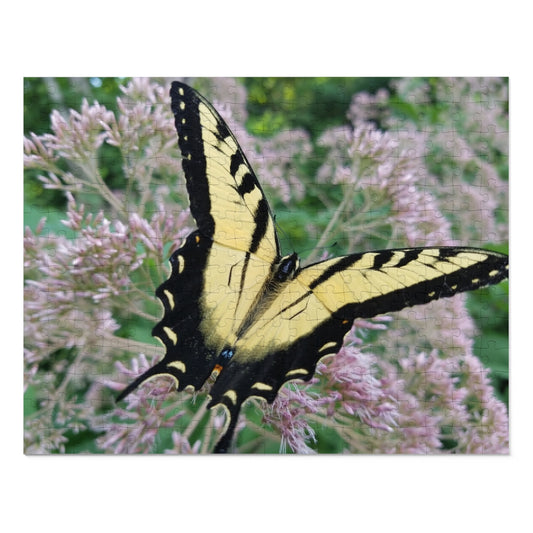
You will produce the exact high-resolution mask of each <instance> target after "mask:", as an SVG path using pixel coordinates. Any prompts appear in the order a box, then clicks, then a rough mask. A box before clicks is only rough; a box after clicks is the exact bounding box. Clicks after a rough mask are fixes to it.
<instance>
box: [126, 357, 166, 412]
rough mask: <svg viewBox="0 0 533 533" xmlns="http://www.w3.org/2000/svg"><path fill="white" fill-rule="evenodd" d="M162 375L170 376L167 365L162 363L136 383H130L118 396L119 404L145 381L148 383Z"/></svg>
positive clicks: (141, 376)
mask: <svg viewBox="0 0 533 533" xmlns="http://www.w3.org/2000/svg"><path fill="white" fill-rule="evenodd" d="M161 375H166V376H168V375H169V371H168V367H167V365H166V364H163V362H162V361H161V362H160V363H158V364H156V365H155V366H153V367H152V368H149V369H148V370H147V371H146V372H144V374H141V375H140V376H139V377H138V378H137V379H136V380H135V381H133V382H132V383H130V384H129V385H128V386H127V387H126V388H125V389H124V390H123V391H122V392H121V393H120V394H119V395H118V396H117V399H116V401H117V403H118V402H120V401H122V400H123V399H124V398H126V396H128V394H130V393H132V392H133V391H134V390H135V389H136V388H137V387H138V386H139V385H141V383H144V382H145V381H148V380H150V379H152V378H155V377H156V376H161Z"/></svg>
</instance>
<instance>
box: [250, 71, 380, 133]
mask: <svg viewBox="0 0 533 533" xmlns="http://www.w3.org/2000/svg"><path fill="white" fill-rule="evenodd" d="M389 81H390V78H243V79H242V82H243V83H244V85H245V86H246V89H247V90H248V111H249V113H250V117H249V120H248V124H247V126H248V129H249V131H250V132H251V133H253V134H254V135H258V136H270V135H272V134H273V133H275V132H278V131H281V130H283V129H294V128H303V129H305V130H306V131H307V132H308V133H309V134H310V135H311V137H312V138H313V139H316V138H317V137H318V136H319V135H320V134H321V133H322V132H323V131H324V130H325V129H326V128H328V127H330V126H334V125H339V124H347V123H348V121H347V118H346V111H347V110H348V107H349V105H350V102H351V98H352V96H353V95H354V94H355V93H357V92H361V91H367V92H371V93H373V92H375V91H376V90H378V89H379V88H383V87H387V88H388V83H389Z"/></svg>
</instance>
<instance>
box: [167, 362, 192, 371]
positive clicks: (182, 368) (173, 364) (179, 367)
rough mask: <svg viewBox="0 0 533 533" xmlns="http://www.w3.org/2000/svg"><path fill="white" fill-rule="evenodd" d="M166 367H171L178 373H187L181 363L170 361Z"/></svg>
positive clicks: (183, 364)
mask: <svg viewBox="0 0 533 533" xmlns="http://www.w3.org/2000/svg"><path fill="white" fill-rule="evenodd" d="M167 366H173V367H174V368H176V369H177V370H179V371H180V372H183V373H184V374H185V372H186V371H187V367H186V366H185V363H184V362H183V361H172V362H171V363H168V365H167Z"/></svg>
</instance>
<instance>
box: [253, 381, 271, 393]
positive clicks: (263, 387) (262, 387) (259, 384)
mask: <svg viewBox="0 0 533 533" xmlns="http://www.w3.org/2000/svg"><path fill="white" fill-rule="evenodd" d="M250 388H252V389H256V390H265V391H269V390H272V386H271V385H267V384H266V383H262V382H261V381H258V382H256V383H254V384H253V385H252V386H251V387H250Z"/></svg>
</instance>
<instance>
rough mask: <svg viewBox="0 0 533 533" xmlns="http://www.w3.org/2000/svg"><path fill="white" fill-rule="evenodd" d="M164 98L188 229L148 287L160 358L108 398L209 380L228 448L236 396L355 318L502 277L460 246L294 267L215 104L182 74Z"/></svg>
mask: <svg viewBox="0 0 533 533" xmlns="http://www.w3.org/2000/svg"><path fill="white" fill-rule="evenodd" d="M170 96H171V105H172V111H173V113H174V117H175V126H176V129H177V133H178V143H179V148H180V150H181V154H182V166H183V170H184V173H185V178H186V185H187V191H188V195H189V201H190V210H191V213H192V215H193V217H194V219H195V221H196V224H197V229H196V230H195V231H193V232H192V233H191V234H190V235H189V236H188V237H187V238H186V239H185V241H184V243H183V244H182V246H181V247H180V248H179V249H178V250H176V251H175V252H174V253H173V254H172V256H171V257H170V264H171V274H170V277H169V279H168V280H166V281H165V282H163V283H162V285H161V286H160V287H158V289H157V290H156V295H157V297H158V298H159V299H160V300H161V302H162V304H163V307H164V314H163V318H162V319H161V321H160V322H159V323H158V324H157V325H156V326H155V327H154V328H153V331H152V335H153V336H155V337H157V338H158V339H159V340H160V341H161V342H162V344H163V345H164V346H165V348H166V353H165V356H164V357H163V359H162V360H161V361H159V362H158V363H156V364H155V365H154V366H153V367H152V368H150V369H149V370H147V371H146V372H145V373H143V374H142V375H141V376H139V377H138V378H137V379H136V380H134V381H133V383H131V384H130V385H129V386H127V387H126V388H125V389H124V391H123V392H122V393H121V394H120V395H119V397H118V399H117V400H121V399H123V398H124V397H125V396H127V395H128V394H129V393H131V392H132V391H133V390H134V389H135V388H136V387H138V386H139V385H140V384H142V383H143V382H145V381H147V380H148V379H151V378H154V377H156V376H160V375H166V376H170V377H172V378H173V379H174V380H175V383H176V388H177V390H178V391H181V390H184V389H192V390H198V389H200V388H201V387H202V386H203V385H204V383H205V382H206V380H208V379H209V378H212V379H214V380H215V381H214V383H213V384H212V386H211V389H210V392H209V394H210V398H211V399H210V402H209V404H208V407H210V408H213V407H216V406H219V405H221V406H223V407H224V408H225V410H226V414H227V416H226V425H225V428H224V431H223V434H222V436H221V437H220V439H219V441H218V443H217V444H216V446H215V449H214V451H215V452H217V453H223V452H227V451H229V450H230V448H231V442H232V438H233V434H234V430H235V427H236V423H237V419H238V415H239V412H240V409H241V406H242V404H243V403H244V402H245V401H246V400H247V399H249V398H252V397H259V398H263V399H265V400H267V401H268V402H272V401H273V400H274V399H275V398H276V395H277V393H278V391H279V389H280V387H281V386H282V385H283V384H284V383H285V382H287V381H292V380H304V381H307V380H309V379H311V377H312V376H313V374H314V372H315V369H316V365H317V363H318V361H319V360H320V359H322V358H323V357H326V356H328V355H333V354H336V353H337V352H338V351H339V350H340V348H341V347H342V344H343V339H344V337H345V335H346V334H347V332H348V331H349V330H350V328H351V326H352V323H353V321H354V319H356V318H369V317H374V316H376V315H379V314H383V313H389V312H393V311H398V310H400V309H403V308H405V307H408V306H413V305H418V304H424V303H427V302H430V301H432V300H436V299H438V298H443V297H449V296H453V295H454V294H456V293H459V292H463V291H469V290H473V289H477V288H479V287H483V286H486V285H490V284H495V283H498V282H500V281H501V280H503V279H505V278H506V277H507V276H508V257H507V256H506V255H504V254H500V253H496V252H492V251H488V250H482V249H477V248H468V247H430V248H401V249H392V250H383V251H372V252H364V253H355V254H350V255H345V256H341V257H335V258H332V259H327V260H325V261H320V262H317V263H314V264H311V265H308V266H305V267H301V266H300V260H299V258H298V256H297V254H295V253H292V254H290V255H285V256H282V254H281V251H280V245H279V241H278V236H277V233H276V228H275V223H274V216H273V214H272V211H271V209H270V207H269V204H268V201H267V199H266V197H265V194H264V192H263V189H262V188H261V185H260V183H259V181H258V180H257V177H256V175H255V173H254V171H253V170H252V167H251V165H250V164H249V163H248V160H247V159H246V156H245V155H244V153H243V151H242V149H241V148H240V146H239V144H238V142H237V140H236V138H235V136H234V135H233V133H232V132H231V131H230V129H229V128H228V126H227V124H226V123H225V122H224V120H223V119H222V118H221V117H220V115H219V113H218V112H217V111H216V110H215V108H214V107H213V106H212V105H211V104H210V103H209V102H208V101H207V100H206V99H205V98H204V97H203V96H201V95H200V94H199V93H198V92H197V91H195V90H194V89H193V88H191V87H189V86H188V85H186V84H184V83H181V82H173V83H172V86H171V90H170Z"/></svg>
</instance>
